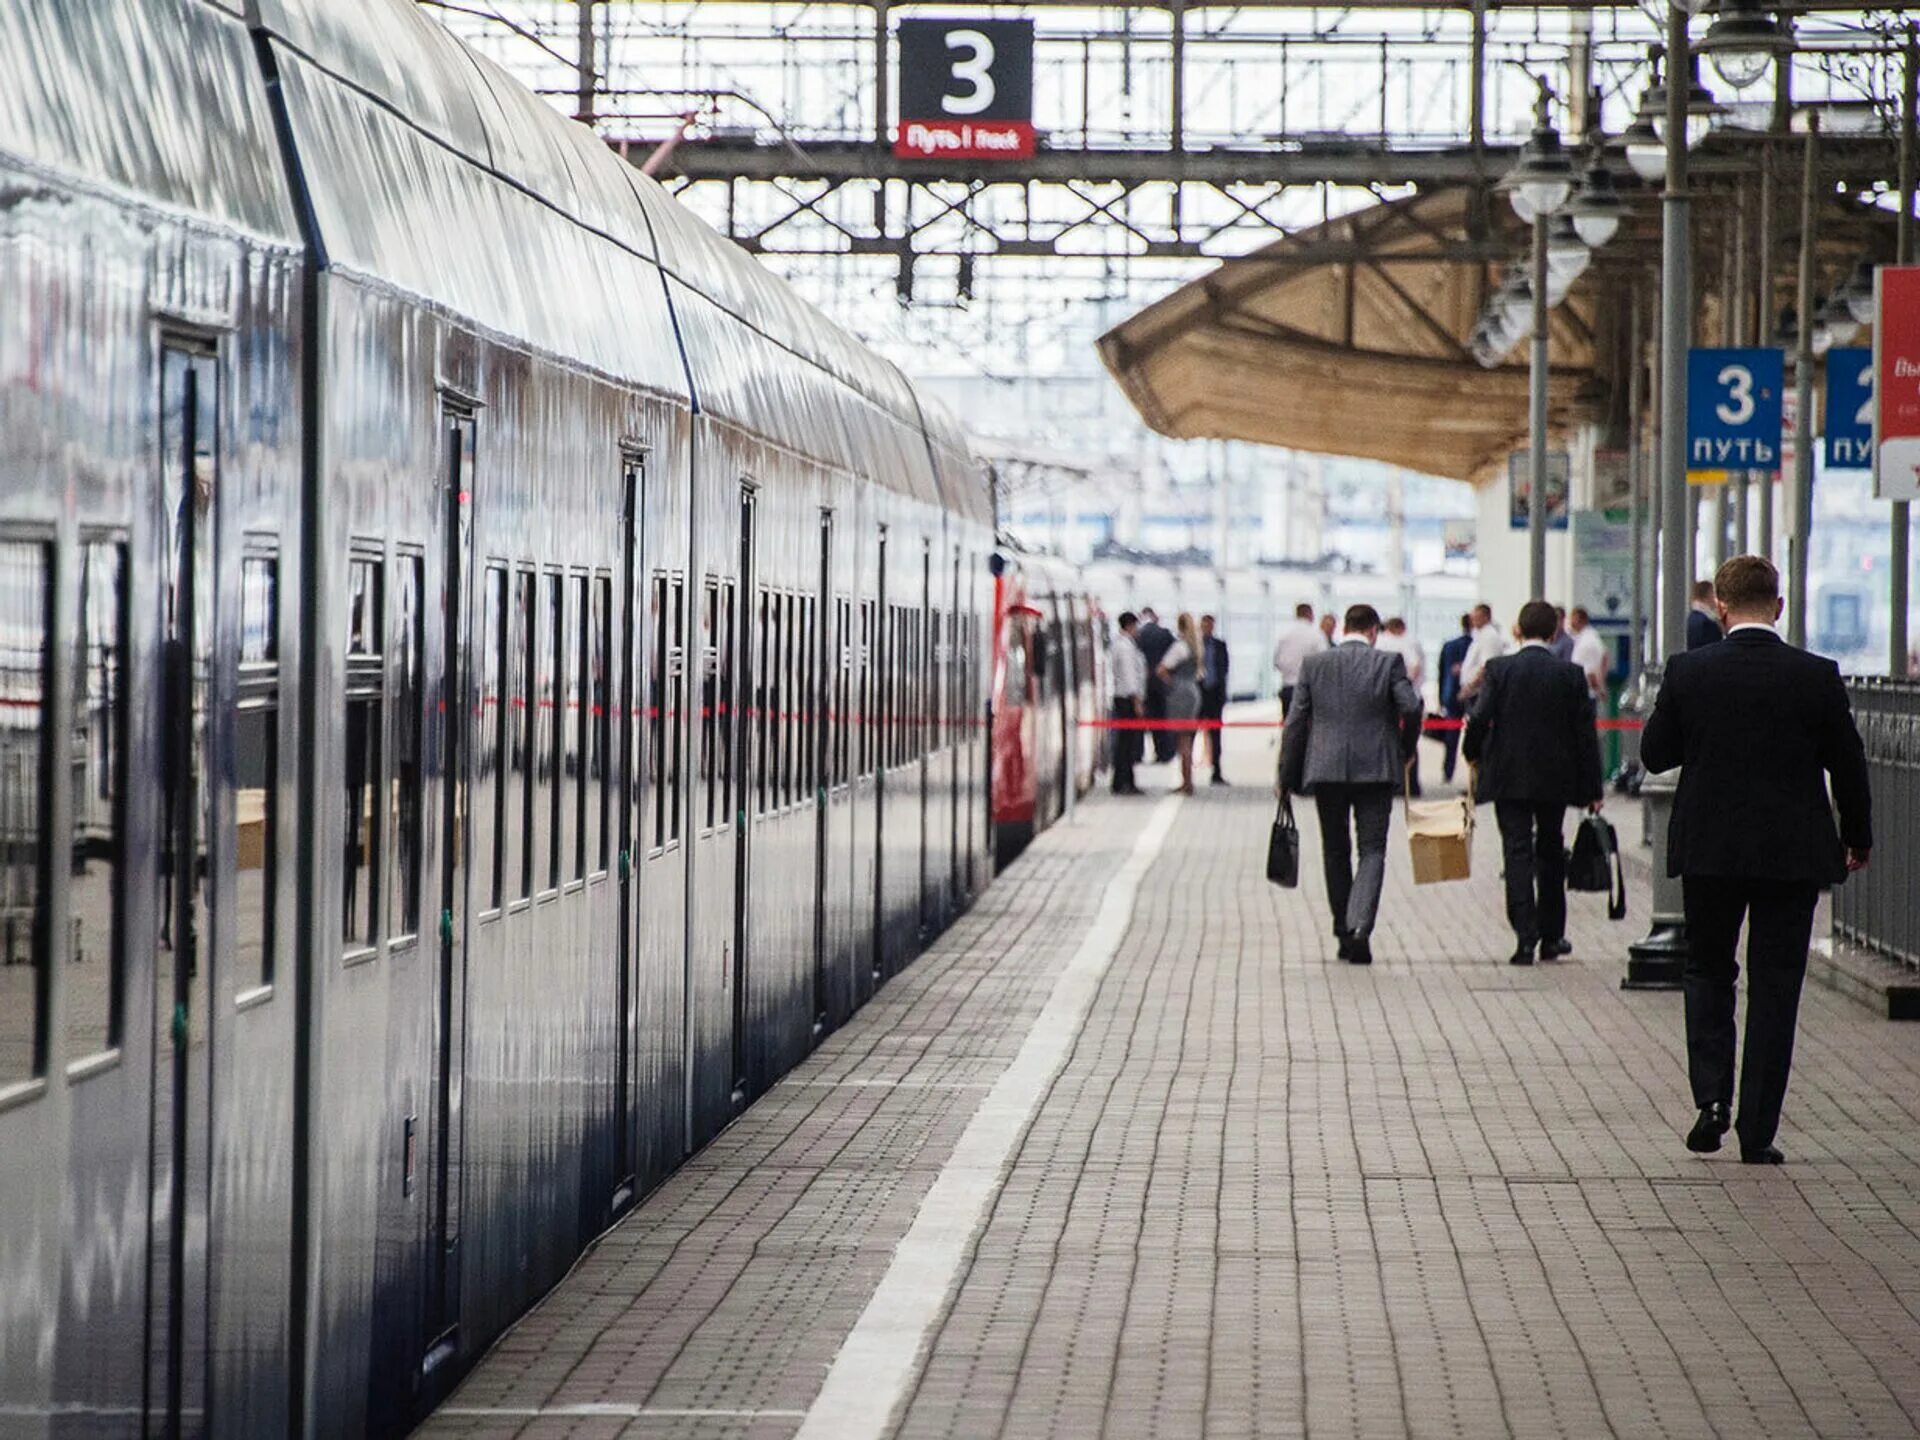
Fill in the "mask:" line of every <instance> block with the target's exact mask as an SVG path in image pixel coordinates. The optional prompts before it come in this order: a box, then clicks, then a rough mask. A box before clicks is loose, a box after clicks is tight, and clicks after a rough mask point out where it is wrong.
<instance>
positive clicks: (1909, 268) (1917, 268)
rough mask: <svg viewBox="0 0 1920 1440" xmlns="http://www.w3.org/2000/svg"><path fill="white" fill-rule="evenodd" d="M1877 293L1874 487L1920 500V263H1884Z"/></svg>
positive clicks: (1886, 496) (1889, 495)
mask: <svg viewBox="0 0 1920 1440" xmlns="http://www.w3.org/2000/svg"><path fill="white" fill-rule="evenodd" d="M1873 298H1874V325H1873V492H1874V494H1876V495H1878V496H1879V497H1880V498H1881V499H1882V500H1920V265H1882V266H1881V267H1880V268H1879V269H1878V270H1876V271H1874V275H1873Z"/></svg>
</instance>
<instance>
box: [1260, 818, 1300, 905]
mask: <svg viewBox="0 0 1920 1440" xmlns="http://www.w3.org/2000/svg"><path fill="white" fill-rule="evenodd" d="M1267 879H1269V880H1271V881H1272V882H1273V883H1274V884H1276V885H1280V886H1284V887H1285V888H1286V889H1288V890H1291V889H1293V888H1294V887H1295V886H1296V885H1298V884H1299V883H1300V830H1299V827H1297V826H1296V825H1295V824H1294V823H1293V801H1292V800H1291V799H1290V798H1289V797H1287V796H1285V795H1282V796H1281V797H1280V811H1279V813H1278V814H1277V815H1275V816H1274V817H1273V833H1272V834H1271V835H1269V836H1268V837H1267Z"/></svg>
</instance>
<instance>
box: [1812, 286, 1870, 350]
mask: <svg viewBox="0 0 1920 1440" xmlns="http://www.w3.org/2000/svg"><path fill="white" fill-rule="evenodd" d="M1848 283H1850V282H1848ZM1820 328H1821V329H1823V330H1825V331H1826V332H1827V335H1828V337H1829V338H1830V339H1831V340H1832V341H1833V343H1834V344H1835V345H1850V344H1852V343H1853V340H1854V337H1855V336H1857V335H1859V333H1860V322H1859V321H1858V320H1856V319H1854V318H1853V306H1852V304H1851V303H1850V302H1849V300H1848V297H1847V284H1846V283H1843V284H1840V285H1838V286H1836V287H1835V288H1834V292H1833V293H1832V294H1831V295H1829V296H1828V297H1827V303H1826V304H1825V305H1822V306H1821V307H1820Z"/></svg>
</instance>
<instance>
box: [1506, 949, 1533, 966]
mask: <svg viewBox="0 0 1920 1440" xmlns="http://www.w3.org/2000/svg"><path fill="white" fill-rule="evenodd" d="M1532 963H1533V947H1532V946H1531V945H1522V946H1521V947H1520V948H1519V949H1518V950H1515V951H1514V952H1513V954H1511V955H1509V956H1508V957H1507V964H1509V965H1531V964H1532Z"/></svg>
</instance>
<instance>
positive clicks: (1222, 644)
mask: <svg viewBox="0 0 1920 1440" xmlns="http://www.w3.org/2000/svg"><path fill="white" fill-rule="evenodd" d="M1200 646H1201V648H1202V649H1203V650H1205V651H1206V652H1207V653H1206V654H1205V655H1203V656H1202V657H1201V659H1200V718H1201V719H1202V720H1210V721H1212V722H1213V725H1214V728H1213V729H1211V730H1206V731H1203V732H1202V733H1203V734H1204V735H1205V736H1206V737H1207V749H1208V752H1209V753H1210V754H1211V755H1212V756H1213V783H1214V784H1216V785H1224V784H1226V783H1227V777H1226V776H1224V775H1222V774H1221V773H1220V741H1221V740H1222V739H1223V738H1224V736H1223V734H1222V732H1221V730H1220V728H1219V725H1220V721H1221V719H1222V717H1224V716H1225V714H1226V710H1227V662H1228V655H1227V642H1226V641H1224V640H1222V639H1221V638H1220V637H1219V636H1218V635H1216V634H1214V633H1213V616H1211V615H1202V616H1201V617H1200Z"/></svg>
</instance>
